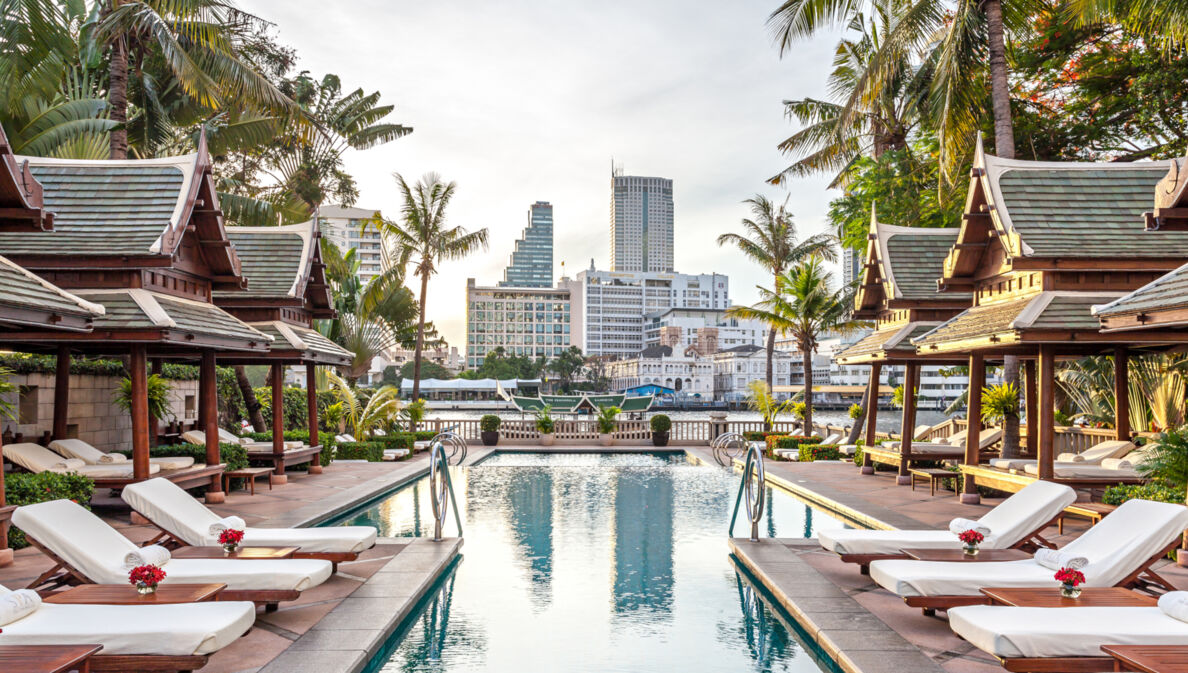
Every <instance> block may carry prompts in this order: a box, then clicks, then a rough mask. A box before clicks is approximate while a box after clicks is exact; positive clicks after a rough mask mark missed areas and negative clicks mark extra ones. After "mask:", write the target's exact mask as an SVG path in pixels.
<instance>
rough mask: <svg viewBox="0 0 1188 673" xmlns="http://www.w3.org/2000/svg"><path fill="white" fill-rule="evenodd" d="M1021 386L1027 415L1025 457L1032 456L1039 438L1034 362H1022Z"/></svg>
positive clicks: (1034, 453)
mask: <svg viewBox="0 0 1188 673" xmlns="http://www.w3.org/2000/svg"><path fill="white" fill-rule="evenodd" d="M1023 385H1024V387H1025V391H1024V404H1025V405H1026V408H1025V411H1024V413H1026V415H1027V455H1029V456H1034V455H1036V450H1037V447H1038V443H1037V442H1036V438H1037V437H1038V436H1039V419H1038V418H1036V410H1037V409H1039V400H1038V399H1036V384H1035V360H1024V361H1023Z"/></svg>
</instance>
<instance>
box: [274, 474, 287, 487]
mask: <svg viewBox="0 0 1188 673" xmlns="http://www.w3.org/2000/svg"><path fill="white" fill-rule="evenodd" d="M287 483H289V475H287V474H274V475H272V484H273V486H279V485H281V484H287Z"/></svg>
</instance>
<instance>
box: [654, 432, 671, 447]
mask: <svg viewBox="0 0 1188 673" xmlns="http://www.w3.org/2000/svg"><path fill="white" fill-rule="evenodd" d="M652 446H668V433H667V432H653V433H652Z"/></svg>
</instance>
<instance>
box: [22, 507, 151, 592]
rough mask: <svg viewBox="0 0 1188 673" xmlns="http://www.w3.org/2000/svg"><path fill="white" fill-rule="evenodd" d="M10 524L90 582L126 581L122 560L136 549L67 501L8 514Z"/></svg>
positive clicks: (92, 515)
mask: <svg viewBox="0 0 1188 673" xmlns="http://www.w3.org/2000/svg"><path fill="white" fill-rule="evenodd" d="M12 523H13V525H14V526H16V527H17V528H20V529H21V530H23V531H25V532H26V533H28V534H29V535H30V536H31V537H32V538H33V539H35V540H37V541H38V542H40V543H41V544H42V545H44V546H45V547H46V548H47V549H49V550H50V551H51V552H53V553H54V554H56V555H57V556H58V557H59V558H61V559H62V560H63V561H65V562H66V563H68V564H70V566H71V567H72V568H74V569H76V570H78V571H79V572H80V573H82V574H83V575H84V576H85V577H86V578H87V579H89V580H91V581H92V582H95V583H97V584H123V583H125V582H127V581H128V575H127V574H126V573H125V572H124V571H123V566H124V556H125V555H126V554H127V553H128V552H130V551H132V550H134V549H136V545H134V544H132V541H131V540H129V539H128V538H126V537H124V536H123V535H120V534H119V532H118V531H116V529H114V528H112V527H111V526H109V525H107V524H106V523H104V521H103V520H102V519H100V518H99V517H97V516H95V515H94V514H92V513H91V512H89V511H87V510H86V509H84V508H83V507H82V506H81V505H76V504H75V503H73V502H70V501H69V500H51V501H49V502H39V503H37V504H35V505H24V506H23V507H18V508H17V509H16V511H15V512H13V513H12Z"/></svg>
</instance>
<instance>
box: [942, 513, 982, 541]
mask: <svg viewBox="0 0 1188 673" xmlns="http://www.w3.org/2000/svg"><path fill="white" fill-rule="evenodd" d="M967 530H976V531H978V532H979V533H981V534H982V537H984V538H989V537H990V527H989V526H986V525H985V524H981V523H978V522H977V521H974V520H973V519H962V518H961V517H957V518H956V519H953V520H952V521H950V522H949V532H950V533H952V534H953V535H961V534H962V533H964V532H965V531H967Z"/></svg>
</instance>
